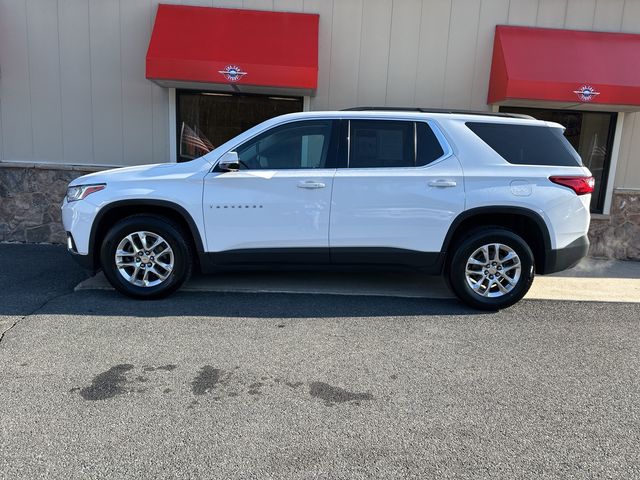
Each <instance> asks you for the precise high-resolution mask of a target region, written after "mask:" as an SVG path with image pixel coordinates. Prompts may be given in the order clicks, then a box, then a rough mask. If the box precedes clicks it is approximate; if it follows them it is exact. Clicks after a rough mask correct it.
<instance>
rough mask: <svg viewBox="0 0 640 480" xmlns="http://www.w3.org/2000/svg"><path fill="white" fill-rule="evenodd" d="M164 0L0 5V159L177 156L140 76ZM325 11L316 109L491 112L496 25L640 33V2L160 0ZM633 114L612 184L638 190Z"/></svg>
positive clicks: (160, 92)
mask: <svg viewBox="0 0 640 480" xmlns="http://www.w3.org/2000/svg"><path fill="white" fill-rule="evenodd" d="M159 2H160V0H57V1H54V0H0V129H1V135H0V159H1V160H23V161H42V162H57V163H69V164H106V165H113V164H118V165H120V164H138V163H153V162H164V161H167V160H168V158H169V135H170V132H169V127H168V125H169V111H170V109H169V93H168V89H166V88H162V87H159V86H157V85H155V84H154V83H152V82H150V81H148V80H146V79H145V78H144V70H145V55H146V49H147V45H148V42H149V36H150V34H151V28H152V26H153V21H154V17H155V12H156V8H157V4H158V3H159ZM165 2H166V3H183V4H189V5H201V6H208V7H211V6H213V7H216V6H219V7H232V8H252V9H260V10H279V11H296V12H307V13H318V14H320V32H319V36H320V38H319V52H318V54H319V65H320V71H319V74H318V89H317V92H316V95H315V96H314V97H312V98H311V102H310V106H311V109H313V110H321V109H334V108H345V107H350V106H355V105H399V106H402V105H423V106H433V107H441V106H446V107H452V108H453V107H457V108H473V109H487V108H488V107H487V105H486V95H487V88H488V82H489V68H490V65H491V54H492V46H493V34H494V28H495V25H496V24H512V25H530V26H540V27H554V28H573V29H579V28H582V29H589V30H590V29H594V30H602V31H623V32H631V33H640V0H183V1H182V2H177V1H171V0H165ZM636 116H637V114H628V115H627V116H626V119H625V122H624V128H623V134H622V142H621V148H620V158H619V162H618V170H617V174H616V177H617V178H616V186H618V187H625V188H634V187H635V188H638V187H640V162H639V161H638V156H640V120H638V121H636Z"/></svg>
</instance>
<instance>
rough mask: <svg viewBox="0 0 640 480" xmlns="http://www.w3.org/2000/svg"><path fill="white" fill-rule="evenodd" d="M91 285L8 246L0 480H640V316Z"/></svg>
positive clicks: (630, 308) (42, 250)
mask: <svg viewBox="0 0 640 480" xmlns="http://www.w3.org/2000/svg"><path fill="white" fill-rule="evenodd" d="M83 278H85V274H84V273H83V272H82V271H81V270H79V269H78V268H76V267H75V265H74V264H73V263H72V261H71V259H69V258H68V257H67V256H66V253H65V252H64V250H63V249H61V248H58V247H50V246H26V245H0V322H1V323H0V332H4V333H2V335H3V336H2V339H1V340H0V385H1V388H0V418H1V423H0V477H1V478H40V477H50V478H60V477H64V478H118V479H122V478H175V477H179V478H225V479H226V478H238V479H239V478H243V479H245V478H256V479H258V478H259V479H265V478H266V479H268V478H292V479H296V478H299V479H310V478H326V479H339V478H344V479H347V478H348V479H354V478H355V479H357V478H420V479H424V478H469V479H471V478H473V479H477V478H505V479H506V478H509V479H513V478H638V477H640V461H639V460H638V445H640V395H639V394H640V386H639V382H638V372H639V371H640V348H639V341H640V304H637V303H635V304H634V303H620V302H618V303H605V302H568V301H542V300H524V301H522V302H521V303H519V304H518V305H516V306H514V307H512V308H510V309H507V310H504V311H501V312H498V313H483V312H477V311H473V310H470V309H468V308H466V307H464V306H462V305H461V304H459V303H458V302H457V301H455V300H452V299H425V298H397V297H393V296H386V297H383V296H362V295H348V296H347V295H326V294H311V293H308V294H307V293H304V292H301V293H295V294H292V293H289V294H284V293H250V292H179V293H178V294H176V295H174V296H173V297H171V298H169V299H165V300H160V301H154V302H141V301H135V300H130V299H127V298H125V297H122V296H120V295H118V294H116V293H115V292H113V291H101V290H83V291H78V292H74V291H73V288H74V287H75V285H77V284H78V283H79V282H80V281H81V280H82V279H83Z"/></svg>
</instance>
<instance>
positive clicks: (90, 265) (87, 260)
mask: <svg viewBox="0 0 640 480" xmlns="http://www.w3.org/2000/svg"><path fill="white" fill-rule="evenodd" d="M67 250H68V251H69V253H70V254H71V257H72V258H73V259H74V260H75V262H76V263H77V264H78V265H80V266H81V267H82V268H84V269H85V270H89V271H90V272H91V273H95V271H96V262H95V259H94V257H93V255H92V252H89V254H87V255H83V254H81V253H78V249H77V248H76V243H75V241H74V239H73V235H72V234H71V233H70V232H67Z"/></svg>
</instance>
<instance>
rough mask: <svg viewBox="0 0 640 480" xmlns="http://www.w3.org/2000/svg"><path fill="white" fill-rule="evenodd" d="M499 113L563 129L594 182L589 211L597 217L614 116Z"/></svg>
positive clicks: (565, 112) (542, 111) (508, 109)
mask: <svg viewBox="0 0 640 480" xmlns="http://www.w3.org/2000/svg"><path fill="white" fill-rule="evenodd" d="M500 111H501V112H508V113H523V114H526V115H531V116H532V117H534V118H537V119H538V120H545V121H548V122H556V123H559V124H561V125H564V127H565V128H566V130H565V132H564V135H565V137H567V139H568V140H569V142H571V144H572V145H573V147H574V148H575V149H576V150H577V151H578V153H579V154H580V157H582V161H583V162H584V164H585V165H586V166H587V168H589V170H591V173H592V174H593V176H594V178H595V179H596V187H595V190H594V192H593V195H592V197H591V211H592V212H594V213H601V212H602V208H603V206H604V195H605V189H606V185H607V178H608V176H609V164H610V162H611V149H612V146H613V134H614V131H615V126H616V117H617V114H616V113H608V112H583V111H576V110H549V109H542V108H523V107H500Z"/></svg>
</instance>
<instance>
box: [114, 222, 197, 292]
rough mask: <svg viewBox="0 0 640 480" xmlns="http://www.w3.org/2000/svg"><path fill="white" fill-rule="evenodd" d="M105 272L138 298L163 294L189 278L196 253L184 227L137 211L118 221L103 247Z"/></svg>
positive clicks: (121, 289) (122, 290) (121, 287)
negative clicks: (185, 233)
mask: <svg viewBox="0 0 640 480" xmlns="http://www.w3.org/2000/svg"><path fill="white" fill-rule="evenodd" d="M101 263H102V268H103V270H104V273H105V276H106V277H107V279H108V280H109V282H110V283H111V285H113V287H114V288H115V289H117V290H118V291H120V292H122V293H124V294H125V295H128V296H130V297H134V298H149V299H150V298H162V297H166V296H167V295H169V294H171V293H173V292H174V291H176V290H177V289H178V288H180V286H181V285H182V284H183V283H184V282H185V281H186V280H187V279H188V278H189V276H190V275H191V270H192V263H193V262H192V254H191V248H190V245H189V243H188V241H187V240H186V238H185V235H184V233H183V232H182V231H181V229H180V227H179V226H177V225H175V224H173V223H172V222H171V221H169V220H168V219H165V218H163V217H155V216H150V215H136V216H132V217H128V218H125V219H124V220H121V221H120V222H118V223H116V224H115V225H114V226H113V227H112V228H111V230H109V232H108V233H107V235H106V237H105V239H104V241H103V243H102V250H101Z"/></svg>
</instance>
